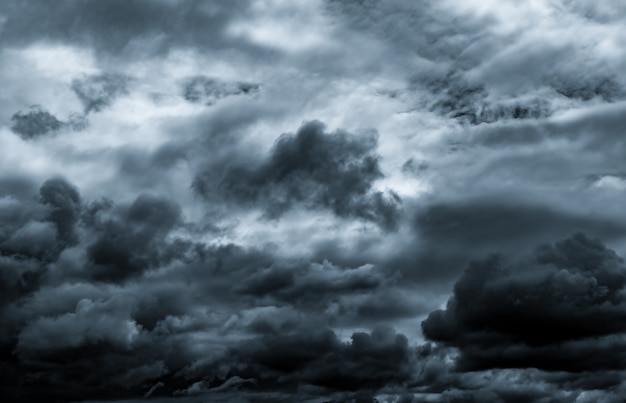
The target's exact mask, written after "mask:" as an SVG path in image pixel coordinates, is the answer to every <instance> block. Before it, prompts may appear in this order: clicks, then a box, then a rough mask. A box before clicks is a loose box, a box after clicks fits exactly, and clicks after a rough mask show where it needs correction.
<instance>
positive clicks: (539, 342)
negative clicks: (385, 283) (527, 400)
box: [422, 234, 626, 371]
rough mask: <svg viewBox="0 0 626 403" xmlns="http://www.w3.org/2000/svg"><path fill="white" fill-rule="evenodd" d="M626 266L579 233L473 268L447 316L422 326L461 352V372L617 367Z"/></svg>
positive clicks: (438, 316) (435, 315)
mask: <svg viewBox="0 0 626 403" xmlns="http://www.w3.org/2000/svg"><path fill="white" fill-rule="evenodd" d="M625 284H626V266H624V261H623V259H622V258H620V257H619V256H617V255H616V254H615V253H614V252H613V251H612V250H610V249H607V248H606V247H605V246H604V245H603V244H602V243H601V242H600V241H598V240H593V239H590V238H587V237H586V236H584V235H582V234H577V235H574V236H573V237H571V238H568V239H565V240H563V241H559V242H556V243H554V244H547V245H543V246H541V247H539V248H538V249H537V250H536V251H535V253H534V254H533V255H532V256H530V257H529V258H527V259H524V260H520V261H516V262H513V263H508V262H506V261H503V260H502V259H501V258H498V257H495V256H492V257H489V258H487V259H486V260H483V261H479V262H474V263H472V264H471V265H470V267H469V268H468V269H467V271H466V272H465V273H464V275H463V276H462V277H461V279H460V280H459V281H458V282H457V283H456V285H455V287H454V295H453V297H452V298H451V299H450V300H449V301H448V304H447V307H446V309H445V310H438V311H434V312H432V313H431V314H430V315H429V316H428V318H427V319H426V320H425V321H424V322H423V323H422V329H423V332H424V335H425V336H426V337H428V338H429V339H431V340H435V341H438V342H442V343H444V344H447V345H451V346H455V347H458V348H459V349H460V351H461V356H460V359H459V361H458V366H459V368H463V369H485V368H502V367H504V368H507V367H508V368H520V367H521V368H529V367H534V368H541V369H548V370H562V371H584V370H594V369H595V370H603V369H612V368H620V367H621V366H622V365H623V363H624V360H625V357H623V356H622V355H621V354H612V353H610V352H611V351H615V349H616V348H617V349H620V348H621V346H622V345H623V343H624V340H625V339H624V332H625V331H626V328H624V326H622V325H621V322H622V319H621V318H623V317H624V314H625V313H626V310H625V306H626V305H625V302H624V285H625Z"/></svg>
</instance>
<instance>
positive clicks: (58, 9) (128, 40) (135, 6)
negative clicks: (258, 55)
mask: <svg viewBox="0 0 626 403" xmlns="http://www.w3.org/2000/svg"><path fill="white" fill-rule="evenodd" d="M245 11H246V10H245V7H243V5H242V4H240V3H239V2H229V3H228V5H218V4H201V3H197V2H194V1H183V2H171V1H166V0H159V1H145V0H140V1H132V2H128V1H123V0H114V1H110V2H105V3H98V2H96V3H92V2H88V3H80V2H79V3H76V2H72V1H62V2H60V3H54V4H51V3H49V2H46V1H34V2H29V3H23V2H13V1H10V2H6V3H4V4H3V7H2V8H1V9H0V12H1V13H2V14H3V16H4V17H5V21H4V24H3V27H4V31H5V32H7V33H8V34H7V35H6V36H5V38H4V41H5V43H8V44H11V45H19V46H23V45H25V44H29V43H32V42H36V41H39V40H42V39H45V40H46V41H53V42H57V43H58V42H61V43H73V44H77V45H83V46H89V47H91V48H92V49H94V50H96V51H97V52H104V53H105V54H113V55H121V54H124V55H125V56H128V57H131V56H136V54H137V53H140V54H154V53H160V52H165V51H168V50H170V49H171V48H174V47H178V46H195V47H200V48H203V47H206V46H209V47H216V48H223V47H225V46H229V45H231V44H232V43H234V42H235V41H233V40H231V39H230V38H229V37H228V36H227V35H226V33H225V28H226V27H227V26H228V23H229V22H230V20H231V19H232V18H233V17H234V16H237V15H245ZM27 27H28V28H27ZM141 45H143V46H141ZM244 45H245V44H244ZM250 50H254V49H253V48H252V47H250Z"/></svg>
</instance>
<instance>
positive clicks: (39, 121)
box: [11, 106, 63, 140]
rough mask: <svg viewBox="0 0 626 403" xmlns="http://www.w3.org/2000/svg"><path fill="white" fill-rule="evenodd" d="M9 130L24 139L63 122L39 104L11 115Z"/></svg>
mask: <svg viewBox="0 0 626 403" xmlns="http://www.w3.org/2000/svg"><path fill="white" fill-rule="evenodd" d="M11 121H12V122H13V125H12V126H11V130H12V131H13V132H14V133H15V134H17V135H19V136H20V137H22V138H23V139H24V140H30V139H34V138H37V137H40V136H43V135H45V134H47V133H50V132H55V131H57V130H59V129H61V128H62V127H63V122H61V121H60V120H58V119H57V118H56V117H55V116H54V115H52V114H51V113H50V112H48V111H46V110H45V109H42V108H41V107H39V106H34V107H32V108H31V109H30V110H29V111H28V112H26V113H24V112H17V113H15V114H14V115H13V116H12V117H11Z"/></svg>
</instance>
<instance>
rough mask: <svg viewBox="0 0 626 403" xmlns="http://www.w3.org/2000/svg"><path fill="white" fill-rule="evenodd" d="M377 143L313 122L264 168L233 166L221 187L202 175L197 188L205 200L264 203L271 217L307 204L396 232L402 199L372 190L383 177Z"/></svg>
mask: <svg viewBox="0 0 626 403" xmlns="http://www.w3.org/2000/svg"><path fill="white" fill-rule="evenodd" d="M376 144H377V138H376V136H375V135H373V134H368V135H360V136H356V135H353V134H350V133H347V132H345V131H337V132H335V133H325V132H324V125H323V124H322V123H320V122H318V121H313V122H308V123H305V124H303V125H302V127H300V129H299V130H298V132H297V133H295V134H284V135H282V136H281V137H280V138H279V139H278V141H277V142H276V144H275V145H274V148H273V149H272V151H271V154H270V156H269V157H268V158H267V159H266V160H265V161H263V162H261V163H260V164H258V165H256V166H255V165H252V166H250V165H251V164H244V163H237V162H234V163H233V164H232V165H231V166H228V167H226V170H225V172H224V173H223V175H222V177H221V178H220V180H219V183H218V184H215V183H211V180H213V178H211V176H209V174H211V173H210V172H209V173H207V174H205V175H200V176H198V177H197V178H196V181H195V183H194V186H195V188H196V190H197V191H198V192H199V193H200V194H201V195H203V196H205V197H209V198H210V197H211V196H212V193H213V191H214V190H215V191H217V192H221V193H222V194H223V195H224V196H225V197H226V200H228V201H234V202H236V203H241V204H244V205H252V204H261V205H262V206H263V208H264V210H265V212H266V214H267V216H268V217H270V218H278V217H280V216H281V215H282V214H284V212H285V211H287V210H289V209H290V208H292V207H294V206H296V205H303V206H304V207H306V208H309V209H316V208H324V209H328V210H330V211H332V212H333V213H335V214H336V215H337V216H339V217H346V218H348V217H350V218H360V219H364V220H367V221H372V222H375V223H377V224H379V225H380V226H381V227H382V228H384V229H387V230H391V229H395V228H396V227H397V225H398V220H399V217H400V203H401V201H400V199H399V197H398V196H397V195H395V194H394V193H392V192H391V193H388V194H386V193H383V192H379V191H374V190H372V186H373V183H374V182H375V181H376V180H377V179H380V178H382V177H383V174H382V172H381V171H380V168H379V163H378V160H379V157H378V155H377V154H376V153H375V149H376ZM211 186H217V189H214V188H212V187H211Z"/></svg>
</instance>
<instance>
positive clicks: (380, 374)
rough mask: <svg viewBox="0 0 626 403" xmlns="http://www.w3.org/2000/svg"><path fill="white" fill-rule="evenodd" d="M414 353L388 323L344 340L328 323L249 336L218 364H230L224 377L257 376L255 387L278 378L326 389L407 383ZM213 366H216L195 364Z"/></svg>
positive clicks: (371, 388) (285, 384) (285, 382)
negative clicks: (387, 326) (328, 327)
mask: <svg viewBox="0 0 626 403" xmlns="http://www.w3.org/2000/svg"><path fill="white" fill-rule="evenodd" d="M416 359H417V357H416V354H415V353H414V351H413V350H412V349H411V348H410V347H409V345H408V340H407V338H406V336H404V335H402V334H397V333H396V332H395V331H393V330H392V329H389V328H378V329H375V330H374V331H372V332H371V333H366V332H358V333H354V334H352V337H351V340H350V342H341V341H340V340H339V339H338V338H337V336H336V335H335V334H334V333H333V332H332V331H330V330H328V329H321V330H313V329H310V330H308V331H306V332H297V333H290V334H284V335H266V336H262V337H259V338H255V339H251V340H247V341H245V342H242V343H241V344H239V345H237V346H235V347H233V348H232V349H230V351H229V352H228V353H227V355H226V357H224V361H218V362H216V363H215V365H222V366H223V365H229V371H228V372H227V373H228V375H227V376H226V379H224V380H222V381H221V382H225V381H227V379H230V377H231V376H239V377H241V378H244V379H250V378H253V379H256V380H257V381H256V382H255V384H256V385H257V386H256V387H262V386H263V385H264V384H265V385H271V384H273V383H275V382H280V383H282V384H283V386H282V387H283V388H289V387H293V386H294V385H297V384H298V383H305V384H309V385H314V386H317V387H320V388H323V389H321V390H320V392H322V393H324V391H326V393H328V391H365V390H369V391H376V390H378V389H380V388H382V387H384V386H392V385H403V384H406V383H407V382H410V381H411V380H412V379H413V377H414V376H415V373H414V366H415V364H416ZM210 370H214V369H212V368H211V367H208V368H202V369H196V371H202V372H205V371H210ZM290 385H291V386H290ZM251 387H252V388H254V387H255V386H254V385H253V386H251Z"/></svg>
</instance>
